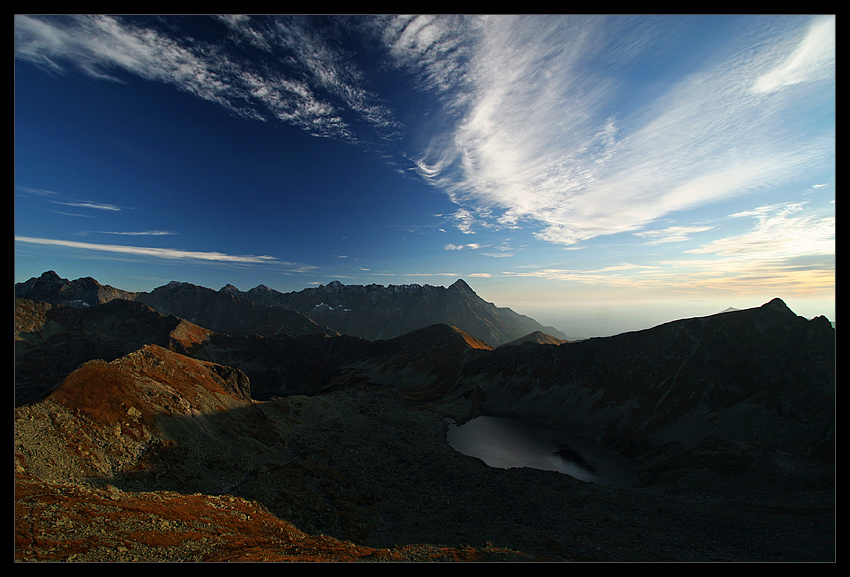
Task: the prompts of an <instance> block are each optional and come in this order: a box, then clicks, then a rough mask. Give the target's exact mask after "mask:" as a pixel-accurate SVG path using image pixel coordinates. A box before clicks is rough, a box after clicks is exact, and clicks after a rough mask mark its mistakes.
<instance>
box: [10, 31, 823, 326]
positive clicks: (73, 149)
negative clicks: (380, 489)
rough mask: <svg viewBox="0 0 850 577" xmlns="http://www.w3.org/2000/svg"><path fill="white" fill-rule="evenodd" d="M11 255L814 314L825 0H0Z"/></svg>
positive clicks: (530, 306) (179, 274)
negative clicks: (91, 5) (8, 47)
mask: <svg viewBox="0 0 850 577" xmlns="http://www.w3.org/2000/svg"><path fill="white" fill-rule="evenodd" d="M14 186H15V191H14V202H15V281H16V282H20V281H23V280H26V279H28V278H30V277H32V276H38V275H39V274H41V273H42V272H44V271H45V270H55V271H56V272H57V273H58V274H59V275H60V276H63V277H65V278H70V279H74V278H79V277H81V276H92V277H94V278H96V279H97V280H99V281H100V282H102V283H105V284H111V285H113V286H117V287H120V288H125V289H128V290H151V289H153V288H155V287H157V286H160V285H162V284H165V283H167V282H169V281H171V280H180V281H186V282H192V283H196V284H201V285H203V286H208V287H210V288H215V289H217V288H220V287H221V286H223V285H225V284H227V283H231V284H234V285H236V286H237V287H238V288H240V289H242V290H247V289H249V288H252V287H254V286H256V285H258V284H261V283H262V284H265V285H267V286H270V287H272V288H275V289H277V290H281V291H291V290H301V289H303V288H306V287H310V286H315V285H317V284H327V283H328V282H330V281H332V280H339V281H341V282H343V283H344V284H370V283H377V284H383V285H388V284H408V283H416V284H433V285H442V286H448V285H449V284H451V283H452V282H454V281H455V280H456V279H457V278H463V279H465V280H466V281H467V282H468V283H469V284H470V285H471V286H472V287H473V289H474V290H475V291H476V292H477V293H478V294H479V295H480V296H482V297H483V298H485V299H486V300H488V301H491V302H494V303H496V304H497V305H499V306H507V307H510V308H513V309H514V310H516V311H518V312H521V313H524V314H528V315H531V316H533V317H534V318H536V319H537V320H539V321H541V322H543V323H544V324H553V325H555V326H557V327H558V328H559V329H561V330H562V331H564V332H565V333H567V334H568V335H571V336H594V335H599V336H601V335H605V334H614V333H616V332H622V331H625V330H635V329H640V328H646V327H648V326H652V325H655V324H658V323H661V322H666V321H668V320H673V319H676V318H682V317H689V316H700V315H704V314H712V313H714V312H718V311H720V310H723V309H725V308H727V307H736V308H745V307H749V306H759V305H761V304H763V303H765V302H767V301H769V300H770V299H772V298H774V297H780V298H782V299H783V300H785V301H786V303H788V305H789V306H790V307H791V308H792V309H793V310H794V311H795V312H797V313H798V314H801V315H803V316H807V317H811V316H815V315H820V314H823V315H826V316H827V317H828V318H829V319H830V320H833V321H834V320H835V18H834V16H830V15H817V16H770V15H752V16H723V15H707V16H705V15H704V16H675V15H658V16H652V15H638V16H606V15H599V16H588V15H576V16H569V15H563V16H522V15H519V16H501V15H498V16H487V15H467V16H447V15H441V16H434V15H430V16H429V15H423V16H393V15H385V16H368V17H359V16H343V17H322V16H319V17H302V16H298V17H290V16H276V17H257V16H251V17H247V16H237V15H226V16H191V17H174V16H162V17H159V16H136V17H112V16H99V15H87V16H56V17H50V16H40V15H39V16H27V15H18V16H16V17H15V177H14Z"/></svg>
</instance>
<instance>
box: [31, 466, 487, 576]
mask: <svg viewBox="0 0 850 577" xmlns="http://www.w3.org/2000/svg"><path fill="white" fill-rule="evenodd" d="M15 517H16V519H17V520H18V522H17V523H16V524H15V560H17V561H71V560H81V561H86V560H94V561H107V560H111V561H115V560H150V561H168V560H175V561H176V560H194V561H302V562H310V561H361V560H369V561H408V560H414V559H415V560H422V561H483V560H486V558H487V557H488V556H489V555H498V554H500V551H499V550H497V549H492V550H490V549H488V550H486V551H483V552H482V551H479V550H476V549H473V548H450V547H435V546H414V545H410V546H405V547H399V548H395V549H373V548H371V547H363V546H359V545H355V544H353V543H350V542H347V541H341V540H338V539H335V538H332V537H328V536H325V535H307V534H306V533H303V532H302V531H299V530H298V529H297V528H296V527H295V526H293V525H292V524H291V523H289V522H287V521H283V520H281V519H279V518H277V517H275V516H274V515H272V514H271V513H269V511H267V510H266V509H265V508H263V507H262V506H261V505H259V504H257V503H255V502H252V501H248V500H245V499H241V498H238V497H230V496H207V495H181V494H179V493H172V492H147V493H123V492H120V491H117V490H111V491H110V490H109V489H92V488H87V487H84V486H79V485H62V484H53V483H46V482H44V481H41V480H38V479H35V478H33V477H29V476H25V475H18V476H17V477H16V485H15ZM128 525H133V526H135V527H134V528H133V529H131V530H128V529H126V527H127V526H128ZM75 527H77V528H81V529H79V531H78V532H77V531H75V530H74V528H75ZM178 549H179V551H178Z"/></svg>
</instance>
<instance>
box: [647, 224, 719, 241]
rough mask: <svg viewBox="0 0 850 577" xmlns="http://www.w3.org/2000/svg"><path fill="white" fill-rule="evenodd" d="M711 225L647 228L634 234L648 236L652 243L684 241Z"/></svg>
mask: <svg viewBox="0 0 850 577" xmlns="http://www.w3.org/2000/svg"><path fill="white" fill-rule="evenodd" d="M712 228H713V227H710V226H670V227H667V228H662V229H658V230H645V231H641V232H635V233H633V234H634V236H637V237H640V238H646V239H648V240H649V242H650V243H664V242H682V241H685V240H689V239H690V238H691V235H692V234H694V233H697V232H705V231H708V230H711V229H712Z"/></svg>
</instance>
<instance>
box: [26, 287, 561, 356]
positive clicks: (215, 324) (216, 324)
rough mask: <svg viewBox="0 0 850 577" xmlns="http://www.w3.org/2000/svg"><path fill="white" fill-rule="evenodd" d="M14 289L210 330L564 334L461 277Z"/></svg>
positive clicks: (496, 340) (497, 341)
mask: <svg viewBox="0 0 850 577" xmlns="http://www.w3.org/2000/svg"><path fill="white" fill-rule="evenodd" d="M15 296H16V297H23V298H27V299H30V300H37V301H44V302H48V303H51V304H62V305H68V306H77V307H82V306H94V305H96V304H101V303H104V302H107V301H109V300H112V299H125V300H137V301H140V302H143V303H145V304H147V305H148V306H150V307H151V308H152V309H154V310H156V311H158V312H160V313H162V314H166V315H167V314H174V315H176V316H179V317H181V318H185V319H187V320H190V321H192V322H195V323H197V324H199V325H202V326H204V327H206V328H209V329H211V330H214V331H216V332H224V333H229V334H247V333H258V334H265V335H273V334H289V335H295V334H302V333H311V332H323V333H326V334H347V335H352V336H357V337H362V338H365V339H369V340H377V339H386V338H392V337H397V336H400V335H403V334H405V333H408V332H410V331H412V330H415V329H419V328H423V327H427V326H430V325H433V324H451V325H454V326H457V327H459V328H461V329H462V330H464V331H465V332H467V333H469V334H470V335H473V336H474V337H475V338H478V339H481V340H483V341H485V342H487V343H490V344H492V345H493V346H499V345H501V344H504V343H507V342H509V341H513V340H516V339H520V338H522V337H524V336H526V335H528V334H530V333H532V332H542V333H545V334H548V335H552V336H554V337H556V338H559V339H564V340H565V339H566V336H565V335H563V334H562V333H561V332H560V331H559V330H558V329H556V328H554V327H550V326H546V327H544V326H543V325H541V324H540V323H538V322H537V321H535V320H534V319H532V318H530V317H528V316H525V315H521V314H518V313H516V312H514V311H512V310H511V309H509V308H504V307H497V306H495V305H494V304H493V303H489V302H487V301H485V300H484V299H482V298H481V297H479V296H478V295H477V294H476V293H475V291H473V290H472V289H471V288H470V287H469V285H468V284H467V283H466V282H465V281H463V280H462V279H459V280H457V281H456V282H455V283H454V284H452V285H450V286H449V287H447V288H446V287H436V286H431V285H416V284H412V285H389V286H382V285H375V284H372V285H343V284H342V283H340V282H339V281H333V282H331V283H329V284H327V285H321V286H319V287H316V288H308V289H304V290H302V291H298V292H290V293H281V292H279V291H276V290H274V289H271V288H269V287H267V286H265V285H259V286H257V287H255V288H253V289H250V290H248V291H239V290H238V289H236V287H234V286H233V285H226V286H224V287H222V288H221V289H220V290H218V291H214V290H212V289H209V288H206V287H201V286H198V285H193V284H191V283H184V282H177V281H172V282H170V283H168V284H166V285H163V286H161V287H158V288H156V289H154V290H153V291H151V292H130V291H124V290H121V289H116V288H114V287H111V286H109V285H101V284H100V283H98V282H97V281H96V280H94V279H92V278H90V277H88V278H81V279H76V280H73V281H69V280H68V279H63V278H61V277H60V276H59V275H57V274H56V273H55V272H54V271H47V272H45V273H44V274H42V275H41V276H40V277H35V278H32V279H30V280H28V281H26V282H23V283H17V284H16V285H15Z"/></svg>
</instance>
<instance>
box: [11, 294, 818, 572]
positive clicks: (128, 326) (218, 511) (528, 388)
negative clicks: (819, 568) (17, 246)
mask: <svg viewBox="0 0 850 577" xmlns="http://www.w3.org/2000/svg"><path fill="white" fill-rule="evenodd" d="M184 288H185V287H184ZM189 288H191V287H189ZM231 296H232V295H231ZM113 300H114V299H113ZM823 321H825V319H813V320H811V321H807V320H806V319H802V318H800V317H797V316H796V315H794V314H793V312H791V311H790V310H788V309H787V307H786V306H785V305H784V303H782V302H781V301H779V300H775V301H771V302H770V303H767V304H766V305H765V306H763V307H758V308H756V309H749V310H746V311H735V312H731V313H722V314H720V315H712V316H710V317H702V318H697V319H684V320H682V321H675V322H673V323H668V324H666V325H661V326H659V327H654V328H653V329H648V330H647V331H637V332H635V333H626V334H624V335H618V336H617V337H607V338H605V339H588V340H587V341H581V342H575V343H564V344H561V345H557V346H553V345H551V344H539V343H534V342H528V343H525V344H522V345H520V346H509V347H498V348H494V347H492V346H490V345H489V344H488V343H486V342H483V341H481V340H480V339H476V338H474V337H472V336H470V335H469V334H468V333H466V332H465V331H463V330H461V329H458V328H456V327H452V326H449V325H445V324H436V325H432V326H429V327H425V328H422V329H419V330H416V331H413V332H410V333H407V334H405V335H401V336H398V337H395V338H390V339H379V340H367V339H363V338H357V337H353V336H348V335H333V334H323V333H321V332H319V333H311V334H298V335H295V334H273V335H270V336H265V335H262V334H257V333H250V334H248V333H246V334H222V333H216V332H215V331H213V330H211V329H209V328H207V327H200V326H198V325H196V324H194V323H191V322H189V321H187V320H185V319H181V318H180V317H178V316H175V315H167V314H162V313H158V312H156V311H154V310H152V309H151V308H150V307H148V306H146V305H144V304H142V303H140V302H132V301H121V300H114V302H112V301H110V302H108V303H105V304H100V305H96V306H94V307H91V308H87V309H80V308H72V307H69V306H67V305H50V304H45V303H43V302H34V301H28V300H25V299H17V302H16V364H18V366H19V367H22V366H24V365H25V364H26V363H31V367H32V369H31V370H30V371H29V374H30V375H33V374H35V373H36V372H37V370H35V369H37V367H39V366H44V365H45V363H46V362H49V359H55V358H61V357H59V356H58V352H59V351H63V350H69V349H70V350H71V352H72V353H73V354H69V355H68V357H67V361H66V364H64V365H61V366H60V365H59V364H56V369H55V370H54V377H55V379H56V380H57V381H58V382H59V385H58V387H57V386H55V384H54V385H53V386H52V387H50V386H47V385H44V382H43V381H42V385H40V386H43V387H44V390H41V391H40V393H39V394H38V395H34V396H33V398H32V399H30V400H28V401H27V402H25V403H22V404H21V405H22V406H20V407H18V408H17V409H16V411H15V423H16V424H15V436H16V439H15V443H16V446H15V457H16V559H19V560H38V559H44V560H59V559H61V560H83V561H85V560H130V559H137V560H207V561H208V560H224V559H227V560H236V559H240V558H243V559H247V560H283V559H286V560H358V561H367V560H390V561H391V560H406V561H410V560H491V561H492V560H511V561H523V560H592V561H611V560H643V561H646V560H697V561H700V560H702V561H704V560H715V561H757V560H772V561H775V560H789V561H792V560H793V561H824V560H827V561H828V560H832V559H833V558H834V555H835V542H834V536H835V535H834V529H835V522H834V521H835V519H834V422H833V419H834V361H835V357H834V352H835V351H834V328H833V327H832V326H831V325H829V323H828V322H826V323H824V322H823ZM532 340H533V339H532ZM74 343H76V344H74ZM46 351H53V352H52V353H50V354H48V353H47V352H46ZM74 351H76V352H74ZM107 357H108V358H107ZM74 363H77V364H74ZM317 368H320V370H317ZM21 372H22V373H23V374H26V371H21ZM18 373H19V371H18V370H16V387H18V389H19V390H29V389H30V388H31V387H30V386H29V385H28V383H26V382H24V383H18V382H17V380H18V376H19V375H18ZM31 382H33V381H32V380H31ZM259 392H263V394H262V395H258V394H257V393H259ZM48 393H49V394H48ZM45 395H47V396H45ZM478 414H498V415H509V416H514V417H523V418H534V419H535V420H538V421H544V422H547V421H548V422H550V423H554V424H559V425H562V426H570V427H572V428H574V429H577V430H579V431H581V432H583V433H586V434H588V435H590V436H594V437H595V438H597V439H599V440H601V441H602V442H603V443H605V444H606V445H608V446H611V447H616V448H619V449H620V450H622V451H626V452H630V453H631V454H633V455H634V456H636V457H638V458H639V459H640V460H641V483H640V484H639V485H638V486H636V487H633V488H631V489H624V490H620V489H616V490H614V489H611V488H610V487H603V486H598V485H593V484H590V483H584V482H581V481H578V480H575V479H572V478H571V477H568V476H566V475H562V474H558V473H553V472H547V471H535V470H532V469H510V470H500V469H492V468H490V467H487V466H486V465H484V464H483V463H482V462H481V461H479V460H478V459H475V458H471V457H466V456H464V455H461V454H460V453H458V452H456V451H454V450H453V449H452V448H451V447H450V446H448V445H447V443H446V437H445V434H446V430H447V427H448V426H449V423H451V422H458V423H460V422H463V421H465V420H466V419H469V418H472V417H474V416H476V415H478ZM169 507H170V508H169ZM296 528H297V529H296ZM240 544H241V546H242V547H243V552H244V553H245V556H244V557H243V556H241V555H240V553H239V547H240Z"/></svg>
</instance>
